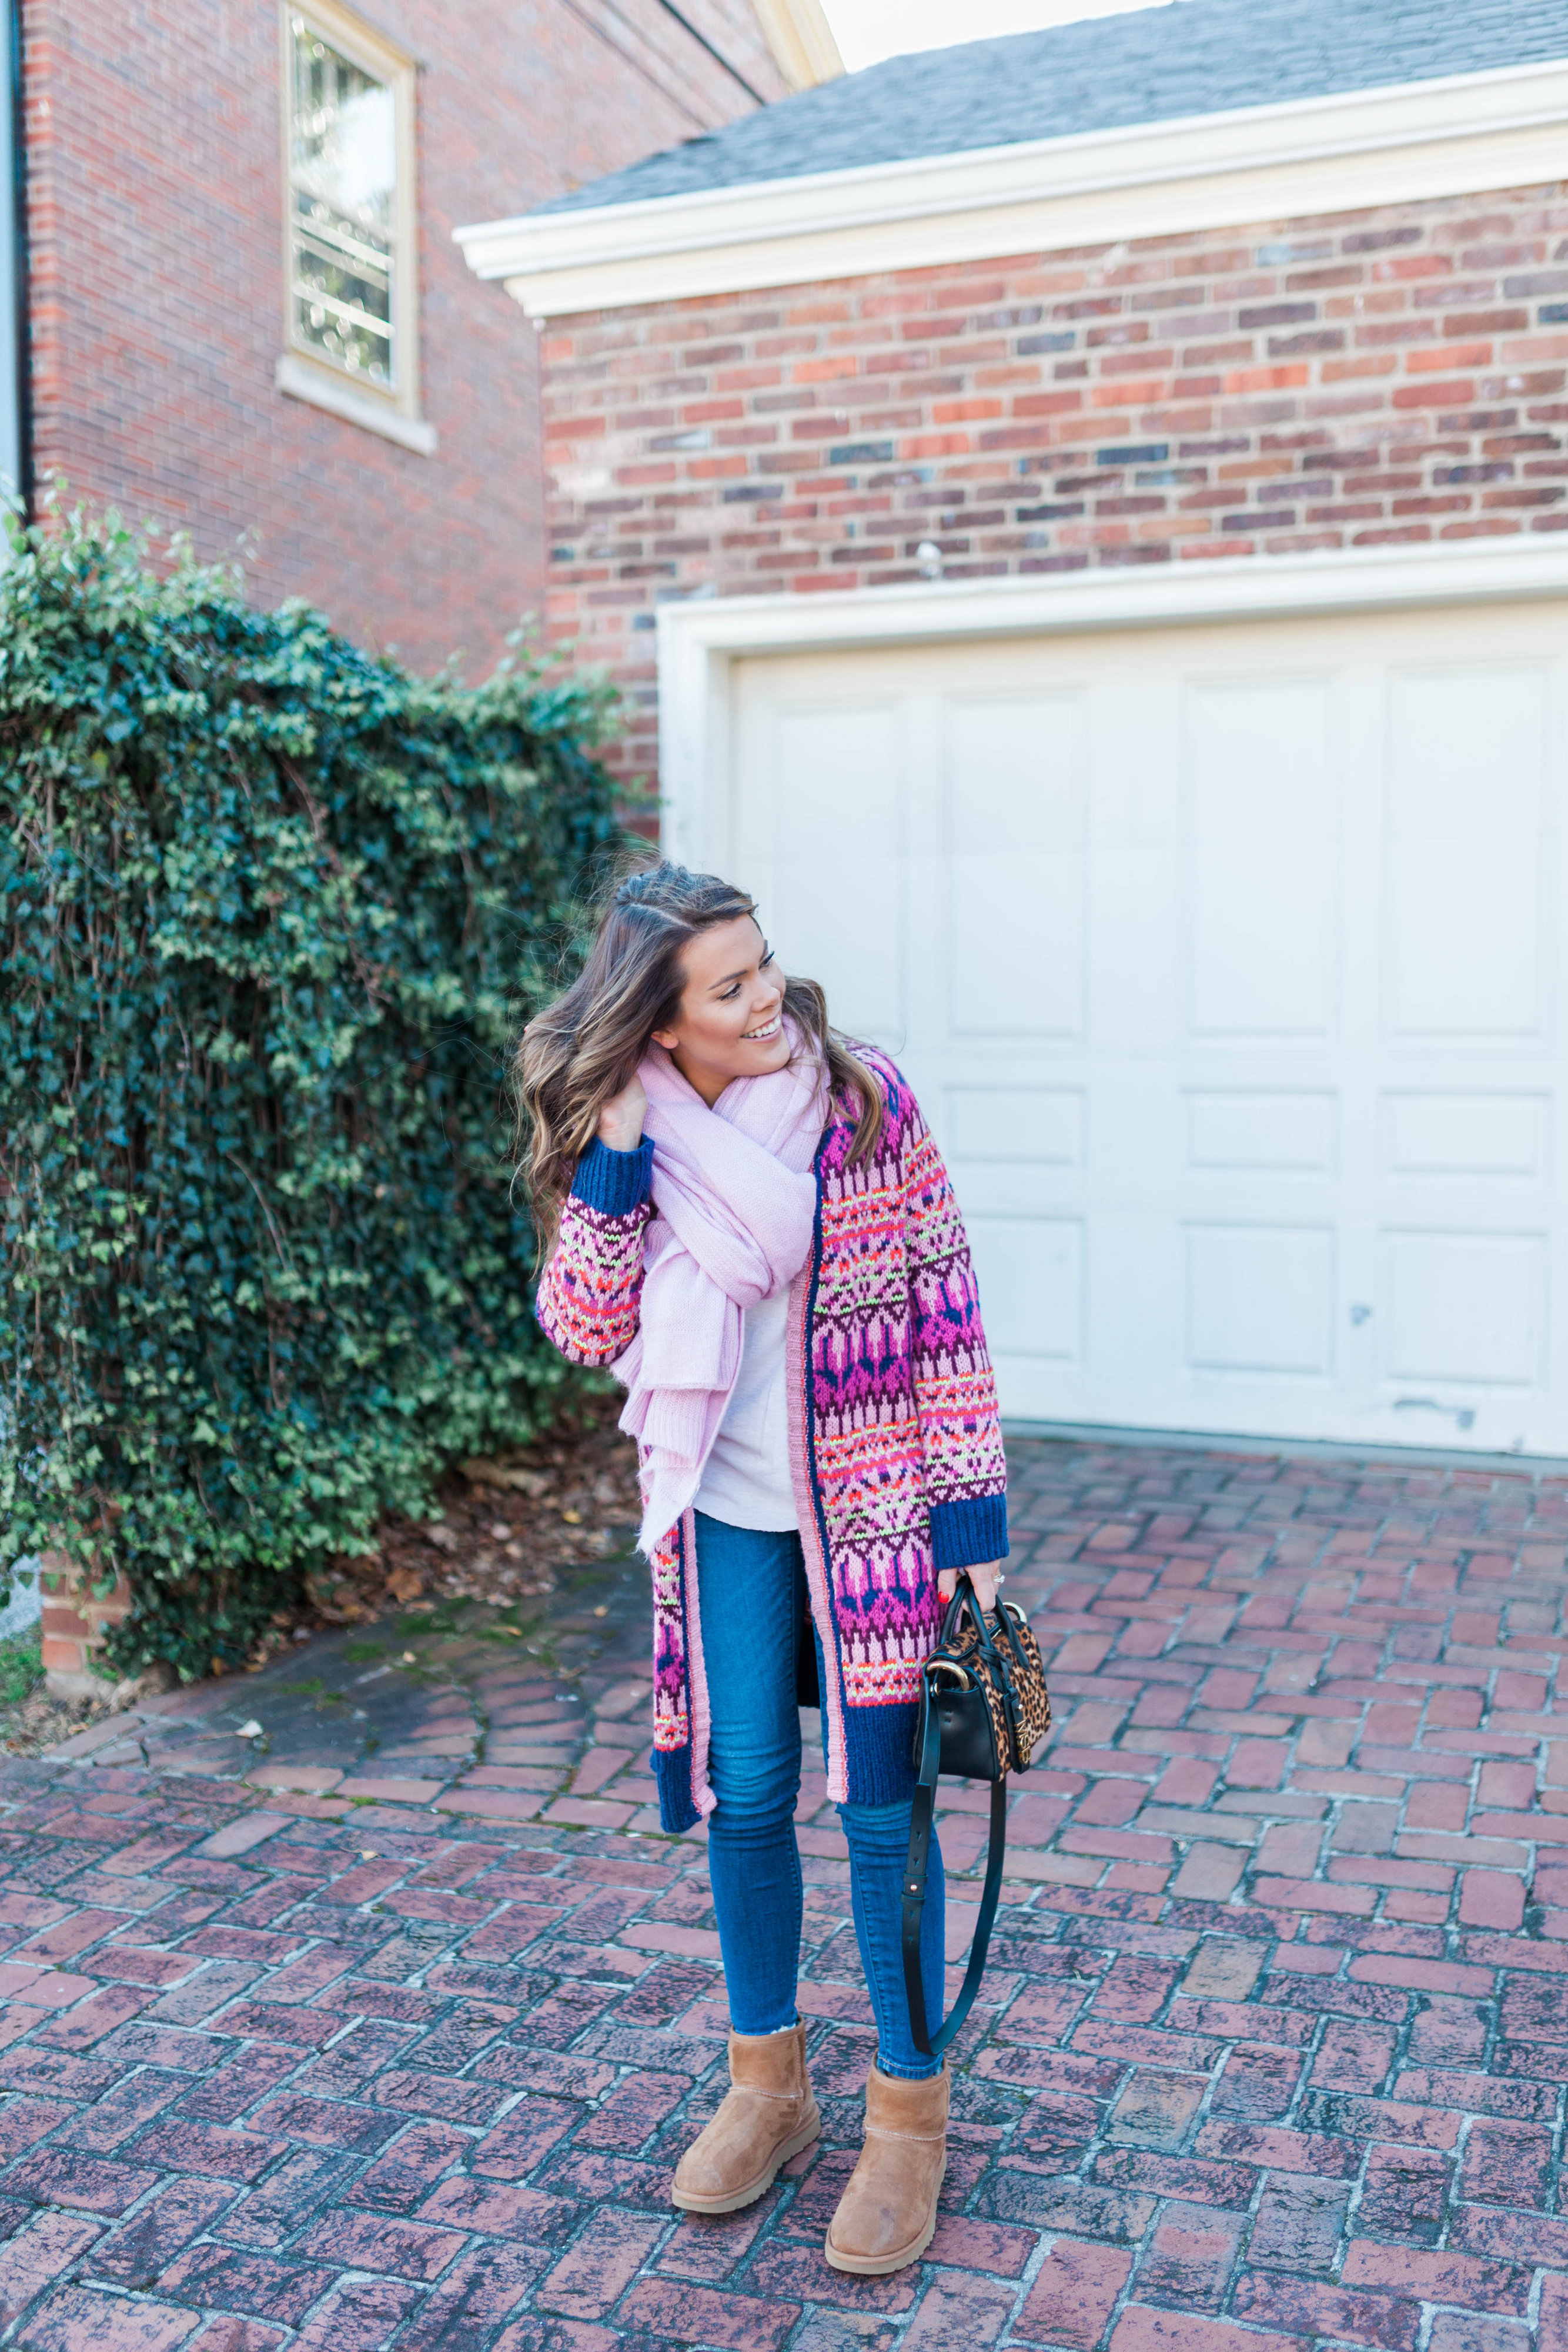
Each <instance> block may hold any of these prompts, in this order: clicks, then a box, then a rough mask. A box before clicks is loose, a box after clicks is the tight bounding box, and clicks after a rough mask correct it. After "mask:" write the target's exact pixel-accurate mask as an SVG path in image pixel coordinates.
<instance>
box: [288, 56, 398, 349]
mask: <svg viewBox="0 0 1568 2352" xmlns="http://www.w3.org/2000/svg"><path fill="white" fill-rule="evenodd" d="M289 56H290V64H291V68H292V72H291V89H290V101H291V103H290V125H289V142H288V152H289V173H288V176H289V190H288V197H289V237H288V260H289V322H290V329H291V337H292V340H293V341H294V343H295V344H296V346H297V348H298V349H300V350H303V351H306V352H310V353H311V354H312V355H313V356H315V357H317V358H319V359H323V360H326V361H328V362H331V363H332V364H333V365H335V366H337V367H340V368H342V369H343V370H345V371H346V372H347V373H348V374H350V375H351V376H354V377H356V378H358V379H359V381H360V382H361V383H367V384H374V385H377V386H379V387H380V388H381V389H382V390H383V391H387V392H392V391H394V390H395V389H396V388H397V385H398V373H399V367H400V363H401V360H402V354H401V352H399V350H398V348H397V338H396V332H395V328H396V321H397V317H398V299H399V291H400V289H399V287H398V282H397V279H398V272H399V269H400V268H401V267H402V258H401V257H400V255H399V252H398V226H399V202H398V193H399V192H398V184H397V183H398V143H399V142H398V122H397V95H396V92H395V90H394V89H393V87H392V83H391V81H390V80H380V79H377V78H376V76H375V75H373V74H372V73H370V72H368V71H367V70H366V69H365V68H364V67H363V66H362V65H361V64H359V63H358V62H356V60H355V59H353V58H349V57H345V56H344V55H343V53H342V51H341V50H340V49H339V48H338V47H335V46H334V45H333V43H332V41H331V40H330V39H329V38H328V37H326V36H325V35H324V34H322V33H321V32H319V30H318V29H317V28H316V26H313V25H312V24H311V23H310V22H309V21H308V18H306V17H304V16H293V17H291V19H290V20H289Z"/></svg>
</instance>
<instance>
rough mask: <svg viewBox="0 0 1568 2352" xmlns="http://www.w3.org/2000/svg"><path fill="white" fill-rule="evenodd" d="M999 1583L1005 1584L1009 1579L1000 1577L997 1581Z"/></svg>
mask: <svg viewBox="0 0 1568 2352" xmlns="http://www.w3.org/2000/svg"><path fill="white" fill-rule="evenodd" d="M997 1582H998V1584H1005V1583H1006V1582H1007V1578H1006V1577H1005V1576H998V1579H997Z"/></svg>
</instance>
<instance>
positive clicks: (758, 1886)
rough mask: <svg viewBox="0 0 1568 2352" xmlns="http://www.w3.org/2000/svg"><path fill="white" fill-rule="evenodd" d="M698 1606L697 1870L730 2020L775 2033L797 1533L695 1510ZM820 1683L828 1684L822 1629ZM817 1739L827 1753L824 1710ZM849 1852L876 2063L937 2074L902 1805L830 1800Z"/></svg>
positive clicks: (790, 1807)
mask: <svg viewBox="0 0 1568 2352" xmlns="http://www.w3.org/2000/svg"><path fill="white" fill-rule="evenodd" d="M696 1531H697V1544H696V1551H697V1608H698V1612H699V1613H700V1617H701V1623H702V1645H703V1660H704V1664H705V1665H706V1672H707V1687H708V1704H709V1706H710V1709H711V1711H712V1717H713V1742H712V1748H711V1751H710V1754H709V1759H708V1771H709V1775H710V1777H711V1779H712V1781H713V1789H714V1795H715V1797H716V1799H717V1803H716V1806H715V1809H714V1811H712V1812H711V1813H710V1814H709V1815H708V1842H707V1851H708V1875H709V1878H710V1879H711V1881H712V1885H713V1902H714V1910H715V1912H716V1915H717V1917H718V1940H719V1948H720V1950H721V1952H722V1953H723V1956H724V1976H725V1985H726V1989H727V1992H728V1996H729V2014H730V2022H731V2023H732V2025H733V2026H734V2028H735V2030H736V2032H737V2033H777V2032H780V2031H782V2030H783V2029H784V2028H786V2027H788V2026H790V2025H793V2023H794V2022H795V2016H796V2010H795V1991H796V1983H797V1979H798V1978H799V1975H800V1916H801V1891H800V1847H799V1846H798V1844H797V1843H796V1841H795V1803H796V1800H797V1798H798V1797H799V1795H800V1714H799V1711H798V1707H797V1703H796V1696H795V1691H796V1679H795V1668H796V1644H797V1643H798V1642H799V1641H800V1639H801V1637H802V1630H803V1626H804V1622H805V1616H806V1571H805V1562H804V1560H803V1559H802V1557H801V1552H800V1537H799V1536H798V1535H794V1534H789V1535H774V1534H770V1533H768V1532H767V1531H765V1530H763V1529H761V1528H732V1527H728V1526H727V1525H726V1524H725V1522H724V1521H723V1520H722V1519H710V1518H708V1517H706V1514H705V1513H703V1512H701V1511H699V1512H698V1513H697V1514H696ZM814 1638H815V1639H816V1643H817V1676H818V1685H819V1687H820V1688H821V1689H823V1690H825V1689H826V1687H827V1674H826V1669H825V1666H824V1664H823V1660H822V1644H821V1636H820V1635H815V1636H814ZM822 1748H823V1755H824V1758H825V1757H826V1752H827V1726H826V1719H825V1717H824V1722H823V1738H822ZM839 1819H840V1821H841V1822H842V1823H843V1829H844V1835H845V1837H846V1839H847V1840H848V1842H849V1849H850V1896H851V1901H852V1906H853V1912H854V1923H855V1937H856V1940H857V1941H858V1943H859V1945H860V1953H861V1965H862V1968H863V1969H864V1970H865V1979H866V1987H867V1990H868V1991H869V1992H870V1994H871V2005H872V2014H873V2017H874V2018H875V2020H876V2032H877V2061H876V2063H877V2064H878V2065H879V2066H880V2067H881V2069H882V2071H883V2074H896V2075H900V2076H902V2077H903V2078H904V2080H906V2081H910V2082H917V2081H921V2080H923V2079H924V2078H925V2076H927V2075H930V2074H938V2073H940V2071H941V2061H940V2059H936V2058H925V2057H922V2056H921V2054H920V2053H919V2051H918V2050H916V2048H915V2038H914V2036H913V2034H912V2033H911V2032H910V2030H909V2005H908V2001H907V2000H906V1998H905V1995H904V1948H903V1935H904V1864H905V1862H906V1860H907V1858H908V1853H909V1806H908V1804H907V1803H904V1804H894V1805H841V1806H840V1807H839ZM920 1964H921V1974H922V1976H923V1978H924V1979H925V2014H926V2018H927V2021H929V2022H930V2023H932V2024H935V2023H936V2021H937V2020H938V2019H939V2018H940V2016H941V2014H942V1990H943V1964H942V1857H941V1854H940V1853H939V1851H938V1849H937V1845H936V1839H935V1837H933V1839H932V1841H931V1865H930V1873H929V1875H928V1877H927V1880H926V1894H925V1916H924V1918H923V1920H922V1923H921V1939H920Z"/></svg>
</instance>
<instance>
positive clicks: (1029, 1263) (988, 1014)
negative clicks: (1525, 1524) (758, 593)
mask: <svg viewBox="0 0 1568 2352" xmlns="http://www.w3.org/2000/svg"><path fill="white" fill-rule="evenodd" d="M1565 624H1568V611H1565V610H1564V608H1563V607H1562V606H1560V605H1558V606H1543V605H1524V606H1512V607H1496V606H1489V607H1484V608H1479V609H1476V610H1466V611H1460V612H1439V613H1437V614H1432V613H1425V614H1388V615H1377V616H1375V617H1374V618H1371V619H1368V618H1365V617H1360V618H1355V619H1344V620H1339V619H1331V620H1309V621H1289V622H1281V621H1268V622H1260V623H1251V624H1243V625H1226V626H1223V627H1218V626H1205V627H1193V628H1187V629H1171V628H1166V629H1160V630H1157V631H1155V630H1144V631H1137V630H1127V631H1119V632H1116V633H1114V634H1110V633H1106V634H1103V635H1092V636H1062V637H1052V638H1048V639H1046V638H1030V639H1027V640H1013V641H1010V642H1006V643H993V644H986V645H981V646H963V647H959V646H943V647H937V648H931V647H922V648H920V649H919V650H902V651H897V652H886V653H869V654H868V653H844V654H812V655H810V656H788V657H783V656H780V657H775V658H767V659H762V658H757V659H752V660H747V661H745V662H742V663H741V664H739V665H738V666H737V672H736V678H735V693H736V706H737V708H736V718H737V726H736V732H735V737H734V740H735V743H736V747H737V748H736V754H735V761H734V772H733V782H732V792H733V805H732V806H731V807H730V809H729V810H728V811H727V822H725V823H723V824H720V825H718V826H716V833H719V832H727V835H728V838H727V840H722V841H721V840H719V839H717V838H716V839H714V840H713V841H712V843H711V844H710V845H709V854H710V855H712V856H715V857H716V860H719V861H721V862H724V863H727V866H729V868H730V870H731V871H733V872H734V874H735V875H736V877H737V879H740V880H742V881H744V882H745V883H747V886H748V887H751V888H752V889H754V890H755V891H757V892H758V895H759V896H760V897H761V898H762V899H763V901H764V909H765V915H766V919H767V920H768V925H769V928H770V929H771V931H772V934H773V937H774V938H775V940H777V942H778V944H779V948H780V950H781V951H782V953H783V955H784V957H785V960H786V961H787V963H789V964H790V965H792V966H793V967H794V968H795V969H796V970H798V971H805V972H810V973H812V974H814V975H815V976H816V977H817V978H819V979H821V981H822V982H824V984H825V985H826V987H827V989H828V991H829V995H830V1002H831V1005H832V1008H833V1012H834V1015H835V1018H836V1019H837V1020H838V1021H839V1023H840V1024H841V1026H844V1027H846V1028H849V1029H851V1030H852V1031H855V1032H858V1033H859V1034H862V1035H863V1036H867V1037H870V1038H873V1039H874V1040H875V1041H876V1042H877V1043H879V1044H881V1045H886V1046H887V1047H889V1048H891V1050H892V1051H893V1052H894V1054H895V1055H897V1056H898V1058H899V1059H900V1061H901V1062H902V1064H903V1066H904V1068H905V1070H906V1071H907V1073H908V1074H909V1076H910V1077H911V1079H912V1080H913V1082H914V1084H915V1087H916V1090H917V1091H918V1093H919V1095H920V1097H921V1099H922V1101H923V1103H924V1104H925V1107H926V1110H927V1114H928V1116H929V1118H930V1119H931V1122H932V1124H933V1126H934V1127H935V1129H936V1132H937V1135H938V1137H939V1139H940V1141H941V1143H942V1145H943V1148H944V1150H946V1153H947V1155H948V1157H949V1160H950V1162H951V1165H952V1168H953V1171H954V1175H955V1178H956V1183H957V1186H958V1191H959V1197H960V1199H961V1200H962V1202H963V1203H964V1207H965V1210H966V1212H967V1216H968V1219H969V1223H970V1231H971V1234H972V1236H973V1240H974V1245H975V1252H976V1256H977V1264H978V1266H979V1271H980V1279H981V1295H982V1299H983V1302H984V1306H985V1310H986V1318H987V1323H988V1328H989V1330H990V1333H991V1336H992V1342H993V1347H994V1351H995V1354H996V1357H997V1361H998V1370H999V1373H1000V1378H1001V1384H1002V1393H1003V1400H1004V1407H1005V1410H1006V1411H1008V1412H1009V1413H1011V1414H1013V1415H1015V1416H1017V1417H1019V1418H1028V1419H1049V1420H1067V1421H1072V1422H1089V1423H1128V1424H1133V1425H1137V1426H1144V1427H1149V1428H1179V1429H1190V1430H1202V1431H1214V1432H1225V1431H1231V1432H1237V1433H1244V1432H1245V1433H1256V1434H1265V1435H1271V1434H1289V1435H1297V1436H1315V1437H1335V1438H1348V1439H1351V1440H1353V1441H1363V1442H1370V1441H1374V1440H1375V1441H1379V1442H1393V1443H1396V1444H1445V1445H1452V1444H1462V1445H1469V1446H1475V1447H1483V1448H1506V1447H1522V1448H1524V1449H1525V1450H1527V1451H1530V1452H1554V1453H1568V1345H1565V1342H1568V1327H1565V1325H1564V1320H1563V1317H1564V1309H1563V1299H1564V1297H1565V1295H1568V1284H1565V1282H1564V1273H1565V1270H1568V1269H1565V1267H1564V1236H1565V1226H1568V1213H1565V1210H1564V1205H1563V1183H1562V1173H1561V1161H1560V1158H1559V1151H1560V1144H1559V1122H1560V1119H1561V1116H1562V1096H1563V1045H1564V1037H1565V1035H1568V1031H1565V1027H1564V1021H1563V1010H1564V1007H1563V990H1564V985H1565V978H1564V959H1563V951H1562V931H1563V905H1564V881H1565V877H1564V873H1563V841H1562V830H1561V828H1562V805H1563V783H1564V774H1563V767H1564V755H1563V742H1564V725H1563V671H1564V666H1565V652H1564V649H1565V648H1568V625H1565Z"/></svg>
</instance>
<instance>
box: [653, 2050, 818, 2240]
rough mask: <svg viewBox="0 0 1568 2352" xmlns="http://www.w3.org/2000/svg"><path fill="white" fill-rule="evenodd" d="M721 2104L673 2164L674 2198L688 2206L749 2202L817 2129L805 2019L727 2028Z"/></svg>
mask: <svg viewBox="0 0 1568 2352" xmlns="http://www.w3.org/2000/svg"><path fill="white" fill-rule="evenodd" d="M729 2084H730V2087H729V2089H728V2090H727V2092H726V2094H725V2097H724V2104H723V2105H722V2106H721V2107H720V2108H719V2111H718V2113H717V2115H716V2116H715V2117H714V2119H713V2121H712V2123H711V2124H709V2125H708V2126H707V2129H706V2131H704V2132H701V2133H699V2134H698V2136H697V2137H696V2138H695V2140H694V2141H693V2142H692V2144H691V2146H690V2147H688V2148H687V2150H686V2152H685V2156H683V2157H682V2158H681V2160H680V2162H679V2164H678V2165H677V2166H676V2167H675V2186H674V2191H673V2200H674V2203H675V2204H677V2205H678V2206H680V2207H681V2209H682V2210H683V2211H685V2212H687V2213H733V2212H735V2211H736V2210H737V2209H738V2208H739V2207H740V2206H742V2205H754V2204H755V2203H756V2201H757V2200H758V2198H759V2197H760V2196H761V2194H762V2192H763V2190H764V2189H766V2188H767V2187H768V2184H769V2182H770V2181H771V2180H772V2179H773V2176H774V2174H775V2173H776V2172H777V2171H778V2169H779V2166H780V2165H781V2164H787V2163H788V2162H789V2158H791V2157H792V2156H799V2154H800V2150H801V2149H802V2148H803V2147H810V2145H811V2142H812V2141H813V2140H814V2139H815V2138H816V2137H817V2135H818V2133H819V2132H820V2131H821V2127H822V2122H821V2116H819V2115H818V2113H817V2102H816V2100H815V2099H814V2098H813V2097H812V2096H811V2085H810V2083H809V2082H808V2081H807V2079H806V2027H805V2021H804V2020H802V2019H798V2020H797V2021H796V2022H795V2023H794V2024H793V2025H792V2026H791V2027H790V2028H789V2032H788V2033H732V2034H731V2035H730V2037H729Z"/></svg>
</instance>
